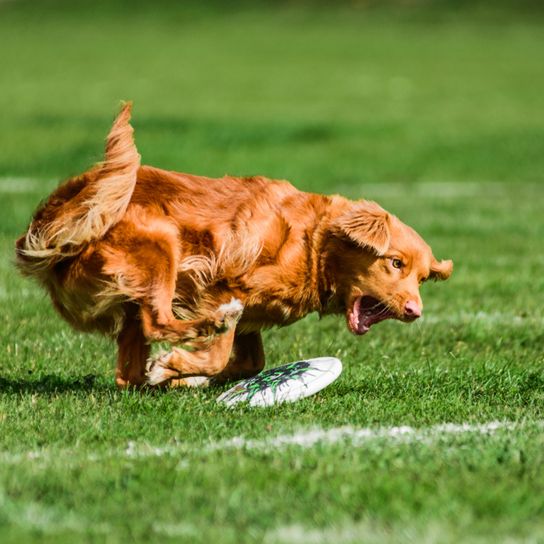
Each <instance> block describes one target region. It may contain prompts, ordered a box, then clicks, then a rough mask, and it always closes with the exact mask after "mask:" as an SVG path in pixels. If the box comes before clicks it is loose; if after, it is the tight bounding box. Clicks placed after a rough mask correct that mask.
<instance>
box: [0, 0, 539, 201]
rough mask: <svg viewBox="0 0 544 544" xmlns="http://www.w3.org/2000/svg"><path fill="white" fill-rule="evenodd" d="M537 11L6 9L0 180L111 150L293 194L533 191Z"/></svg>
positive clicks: (63, 167)
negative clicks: (455, 188) (470, 185)
mask: <svg viewBox="0 0 544 544" xmlns="http://www.w3.org/2000/svg"><path fill="white" fill-rule="evenodd" d="M542 6H543V4H542V2H536V1H529V0H523V1H520V2H507V1H504V0H503V1H498V2H483V1H476V2H468V1H463V2H455V1H453V0H451V1H430V0H429V1H418V0H413V1H408V0H407V1H402V2H401V1H397V2H394V1H388V2H378V1H374V2H370V1H369V2H365V1H362V2H335V3H334V4H331V3H328V2H311V1H306V2H304V1H291V2H264V1H257V2H229V3H222V2H175V1H166V0H159V1H157V2H153V3H149V2H143V1H134V2H128V1H121V0H112V1H105V0H99V1H96V2H91V1H86V0H85V1H77V2H67V1H62V0H42V1H40V2H28V1H23V0H20V1H11V2H0V39H1V41H2V44H1V45H2V46H1V53H0V55H1V57H2V81H3V84H2V86H1V87H0V112H1V116H2V118H1V121H0V123H1V124H0V129H1V130H0V149H1V150H2V152H1V153H0V175H16V176H39V177H44V178H50V177H59V176H62V177H64V176H66V175H68V174H71V173H76V172H79V171H81V170H83V169H85V168H87V167H88V165H89V164H90V163H92V162H93V161H95V160H98V159H99V158H100V157H101V152H102V147H101V143H102V141H103V138H104V136H105V134H106V132H107V130H108V127H109V124H110V122H111V119H112V116H113V114H114V112H115V111H116V108H117V105H118V103H119V100H121V99H133V100H134V101H135V109H134V125H135V127H136V131H137V132H136V138H137V144H138V147H139V149H140V151H141V153H142V156H143V160H144V162H145V163H148V164H156V165H160V166H162V167H165V168H171V169H176V170H181V171H190V172H198V173H202V174H208V175H212V176H215V175H223V174H224V173H226V172H228V173H233V174H253V173H262V174H266V175H269V176H270V177H277V178H288V179H291V180H293V181H294V182H295V183H296V184H297V185H298V186H299V187H301V188H305V189H311V190H320V191H326V190H327V187H328V186H331V185H338V184H348V185H349V184H351V183H360V182H367V181H372V182H382V181H421V180H423V181H424V180H432V181H437V180H439V181H441V180H447V181H450V180H456V181H458V180H470V181H479V180H492V181H497V180H499V181H500V180H508V181H538V180H540V178H541V177H542V174H541V173H542V171H543V166H544V153H542V142H543V141H544V107H543V103H542V96H543V95H544V70H543V69H542V59H543V58H544V32H543V22H544V8H543V7H542Z"/></svg>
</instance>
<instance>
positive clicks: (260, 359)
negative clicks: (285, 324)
mask: <svg viewBox="0 0 544 544" xmlns="http://www.w3.org/2000/svg"><path fill="white" fill-rule="evenodd" d="M264 364H265V357H264V348H263V339H262V337H261V333H260V332H250V333H245V334H241V333H236V335H235V337H234V346H233V349H232V355H231V357H230V359H229V362H228V364H227V366H226V367H225V368H224V369H223V370H222V371H221V372H220V373H219V374H218V375H217V376H215V378H214V379H213V381H214V383H218V384H220V383H224V382H228V381H232V380H241V379H244V378H251V377H253V376H255V375H256V374H258V373H259V372H260V371H261V370H262V369H263V368H264Z"/></svg>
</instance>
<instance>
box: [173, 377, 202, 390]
mask: <svg viewBox="0 0 544 544" xmlns="http://www.w3.org/2000/svg"><path fill="white" fill-rule="evenodd" d="M209 385H210V378H207V377H206V376H189V377H188V378H174V379H172V380H170V381H168V382H167V383H166V387H168V388H171V389H174V388H177V387H200V388H204V387H208V386H209Z"/></svg>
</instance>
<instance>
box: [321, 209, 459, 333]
mask: <svg viewBox="0 0 544 544" xmlns="http://www.w3.org/2000/svg"><path fill="white" fill-rule="evenodd" d="M330 234H331V237H330V243H329V246H328V247H329V255H328V257H329V258H328V259H327V265H326V266H327V267H331V268H332V270H329V274H328V276H329V278H330V281H331V283H332V284H333V285H334V291H335V293H336V296H335V299H336V308H337V309H338V310H340V311H344V312H345V315H346V320H347V324H348V327H349V329H350V330H351V331H352V332H353V333H354V334H358V335H361V334H365V333H366V332H368V330H369V329H370V327H371V326H372V325H374V324H375V323H378V322H380V321H383V320H385V319H390V318H392V319H399V320H401V321H406V322H410V321H414V320H416V319H417V318H418V317H420V316H421V314H422V310H423V304H422V302H421V296H420V294H419V287H420V285H421V284H422V283H423V282H425V281H427V280H429V279H433V280H445V279H447V278H449V277H450V275H451V273H452V270H453V263H452V261H450V260H446V261H438V260H437V259H435V257H434V256H433V253H432V250H431V248H430V247H429V246H428V244H426V243H425V241H424V240H423V239H422V238H421V237H420V236H419V235H418V234H417V232H415V231H414V230H413V229H411V228H410V227H408V226H407V225H405V224H404V223H402V222H401V221H400V220H399V219H397V218H396V217H395V216H393V215H391V214H389V213H387V212H386V211H385V210H384V209H383V208H381V207H380V206H378V204H376V203H374V202H370V201H359V202H356V203H352V204H351V206H350V207H349V209H347V210H345V211H344V212H343V213H341V214H340V215H339V216H338V217H337V218H336V219H335V220H334V221H333V223H332V226H331V232H330Z"/></svg>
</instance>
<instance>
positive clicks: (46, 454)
mask: <svg viewBox="0 0 544 544" xmlns="http://www.w3.org/2000/svg"><path fill="white" fill-rule="evenodd" d="M527 426H533V427H537V428H538V429H544V420H538V421H533V422H528V423H523V422H512V421H491V422H487V423H479V424H470V423H462V424H457V423H443V424H439V425H433V426H431V427H424V428H419V429H417V428H414V427H409V426H399V427H377V428H371V427H368V428H365V427H352V426H343V427H333V428H330V429H320V428H314V429H309V430H300V431H297V432H295V433H292V434H280V435H276V436H274V437H270V438H262V439H254V438H246V437H244V436H236V437H233V438H228V439H226V440H219V441H217V442H208V443H203V444H198V443H196V444H195V443H188V442H178V443H172V444H167V445H163V446H154V445H151V444H149V443H145V442H140V443H138V442H132V441H131V442H128V443H127V445H126V447H120V448H113V449H110V450H106V451H103V452H96V453H90V454H84V455H81V454H79V455H78V452H77V450H74V449H73V448H67V449H63V450H47V449H42V450H35V451H29V452H22V453H11V452H2V453H0V463H3V464H12V465H17V464H26V463H29V462H33V461H38V462H39V461H44V462H47V461H53V462H55V461H56V462H61V463H62V464H64V465H66V464H70V463H72V462H74V463H80V462H82V461H87V462H101V461H103V460H105V459H111V458H118V459H134V460H139V459H147V458H154V457H155V458H160V457H176V456H178V455H182V454H197V455H207V454H211V453H216V452H228V451H262V452H266V451H274V450H284V449H286V448H289V447H295V448H301V449H310V448H312V447H314V446H318V445H324V446H333V445H337V444H341V445H345V446H347V447H352V448H360V447H364V446H365V445H367V444H371V443H373V442H376V441H384V442H389V443H401V444H410V443H424V444H431V443H433V442H434V441H436V440H440V439H444V438H448V437H454V436H461V435H466V434H473V435H483V436H490V435H493V434H494V433H496V432H497V431H513V430H516V429H520V428H524V427H527ZM180 468H184V465H182V466H180Z"/></svg>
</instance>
